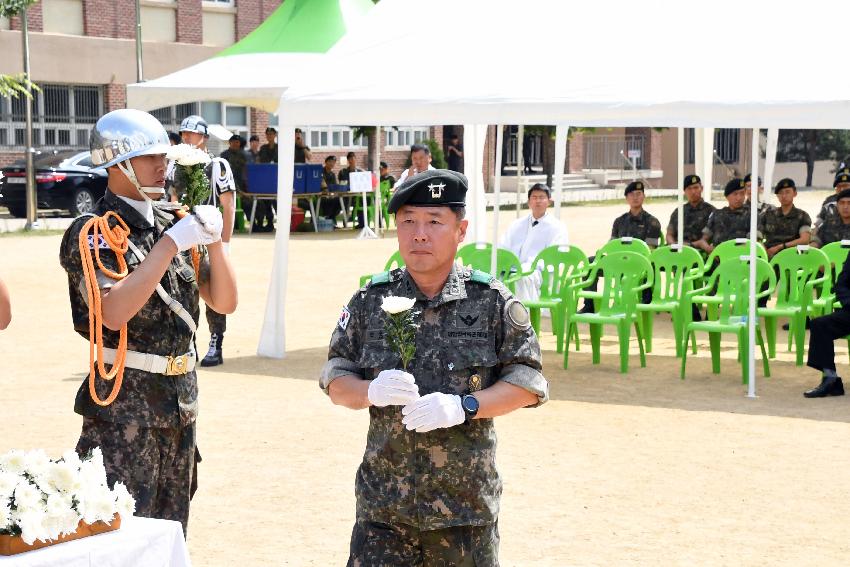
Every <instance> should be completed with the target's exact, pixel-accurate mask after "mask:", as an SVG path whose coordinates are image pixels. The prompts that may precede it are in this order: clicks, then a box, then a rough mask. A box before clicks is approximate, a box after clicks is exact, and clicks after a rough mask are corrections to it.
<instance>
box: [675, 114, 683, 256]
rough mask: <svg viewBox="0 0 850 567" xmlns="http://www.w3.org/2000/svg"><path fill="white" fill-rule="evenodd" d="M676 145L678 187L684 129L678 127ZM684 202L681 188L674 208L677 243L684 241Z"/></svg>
mask: <svg viewBox="0 0 850 567" xmlns="http://www.w3.org/2000/svg"><path fill="white" fill-rule="evenodd" d="M676 146H677V152H678V156H679V159H678V164H677V165H678V168H677V171H676V177H677V180H676V187H679V183H681V182H682V180H683V179H684V178H685V129H684V128H678V129H677V131H676ZM684 203H685V193H684V191H682V190H681V189H679V192H678V204H677V205H676V210H677V211H678V212H677V213H676V215H677V216H678V219H677V222H676V234H678V235H679V237H678V239H677V243H678V244H681V243H682V242H684V238H685V217H684V213H683V211H682V205H684Z"/></svg>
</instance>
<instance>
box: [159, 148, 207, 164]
mask: <svg viewBox="0 0 850 567" xmlns="http://www.w3.org/2000/svg"><path fill="white" fill-rule="evenodd" d="M165 157H167V158H168V159H171V160H174V161H176V162H177V163H178V164H179V165H183V166H186V167H188V166H192V165H198V164H199V163H203V164H205V165H206V164H208V163H209V162H210V155H209V154H208V153H207V152H205V151H204V150H201V149H198V148H196V147H195V146H191V145H189V144H177V145H175V146H171V149H169V150H168V153H166V154H165Z"/></svg>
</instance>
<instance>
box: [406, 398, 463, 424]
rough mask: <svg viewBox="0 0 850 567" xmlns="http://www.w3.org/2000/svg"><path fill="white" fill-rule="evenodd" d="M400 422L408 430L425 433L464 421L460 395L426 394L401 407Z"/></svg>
mask: <svg viewBox="0 0 850 567" xmlns="http://www.w3.org/2000/svg"><path fill="white" fill-rule="evenodd" d="M401 413H402V415H404V418H403V419H402V420H401V422H402V423H403V424H404V425H406V426H407V429H408V430H409V431H413V430H414V429H415V430H416V432H417V433H426V432H428V431H433V430H435V429H439V428H441V427H454V426H455V425H460V424H461V423H463V422H464V421H466V412H464V411H463V406H462V405H461V403H460V396H457V395H454V394H444V393H442V392H434V393H433V394H426V395H424V396H422V397H421V398H419V399H418V400H416V401H415V402H413V403H411V404H408V405H406V406H404V407H403V408H402V409H401Z"/></svg>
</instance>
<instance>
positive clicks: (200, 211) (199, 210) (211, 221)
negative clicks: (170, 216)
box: [192, 205, 224, 238]
mask: <svg viewBox="0 0 850 567" xmlns="http://www.w3.org/2000/svg"><path fill="white" fill-rule="evenodd" d="M192 212H193V213H194V215H195V216H196V217H197V219H198V221H199V222H200V223H201V224H202V225H204V226H205V227H206V229H207V230H209V231H210V232H214V233H217V234H218V235H219V238H221V231H222V230H223V229H224V219H223V218H221V211H219V210H218V207H213V206H212V205H196V206H195V208H194V209H192Z"/></svg>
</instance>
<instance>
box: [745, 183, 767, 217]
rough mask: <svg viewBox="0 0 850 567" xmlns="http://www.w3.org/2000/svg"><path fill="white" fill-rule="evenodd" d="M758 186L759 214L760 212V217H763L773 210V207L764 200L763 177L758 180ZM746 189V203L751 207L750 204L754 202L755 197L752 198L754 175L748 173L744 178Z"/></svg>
mask: <svg viewBox="0 0 850 567" xmlns="http://www.w3.org/2000/svg"><path fill="white" fill-rule="evenodd" d="M758 184H759V205H758V211H757V212H758V214H759V215H763V214H764V213H765V212H766V211H769V210H770V209H772V208H773V205H770V204H768V203H767V202H766V201H765V200H764V185H763V184H762V180H761V177H759V178H758ZM744 188H745V189H746V191H747V200H746V201H745V203H746V204H747V205H749V204H750V203H752V202H753V197H752V188H753V174H752V173H748V174H746V175H745V176H744Z"/></svg>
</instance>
